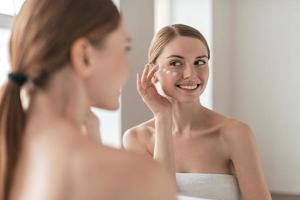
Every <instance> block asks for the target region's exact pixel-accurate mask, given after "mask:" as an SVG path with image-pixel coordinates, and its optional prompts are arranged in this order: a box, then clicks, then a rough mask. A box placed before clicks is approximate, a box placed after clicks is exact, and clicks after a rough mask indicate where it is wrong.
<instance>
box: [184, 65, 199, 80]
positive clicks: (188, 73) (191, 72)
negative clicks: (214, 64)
mask: <svg viewBox="0 0 300 200" xmlns="http://www.w3.org/2000/svg"><path fill="white" fill-rule="evenodd" d="M195 74H196V72H195V69H194V67H193V66H191V65H186V66H185V68H184V70H183V78H188V77H193V76H195Z"/></svg>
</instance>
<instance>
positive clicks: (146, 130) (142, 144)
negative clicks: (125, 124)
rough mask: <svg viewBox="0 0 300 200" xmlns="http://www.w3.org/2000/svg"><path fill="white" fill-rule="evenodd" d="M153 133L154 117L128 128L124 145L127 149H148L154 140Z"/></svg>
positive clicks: (124, 137) (140, 150)
mask: <svg viewBox="0 0 300 200" xmlns="http://www.w3.org/2000/svg"><path fill="white" fill-rule="evenodd" d="M153 133H154V119H150V120H148V121H146V122H144V123H142V124H139V125H137V126H134V127H132V128H130V129H128V130H126V131H125V133H124V135H123V145H124V147H125V148H126V149H132V150H135V151H138V152H143V151H146V150H147V148H148V146H149V142H150V141H152V140H153Z"/></svg>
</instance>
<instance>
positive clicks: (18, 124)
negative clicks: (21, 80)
mask: <svg viewBox="0 0 300 200" xmlns="http://www.w3.org/2000/svg"><path fill="white" fill-rule="evenodd" d="M25 119H26V118H25V113H24V110H23V108H22V104H21V98H20V86H18V85H17V84H15V83H14V82H12V81H8V82H7V83H6V84H5V85H4V87H3V88H2V91H1V93H0V199H1V200H2V199H3V200H7V199H8V195H9V191H10V189H11V188H10V186H11V184H12V180H13V172H14V170H15V167H16V163H17V160H18V157H19V152H20V147H21V141H22V136H23V130H24V126H25Z"/></svg>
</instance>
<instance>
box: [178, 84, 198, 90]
mask: <svg viewBox="0 0 300 200" xmlns="http://www.w3.org/2000/svg"><path fill="white" fill-rule="evenodd" d="M179 87H180V88H182V89H186V90H194V89H196V88H197V87H198V86H197V85H191V86H187V85H179Z"/></svg>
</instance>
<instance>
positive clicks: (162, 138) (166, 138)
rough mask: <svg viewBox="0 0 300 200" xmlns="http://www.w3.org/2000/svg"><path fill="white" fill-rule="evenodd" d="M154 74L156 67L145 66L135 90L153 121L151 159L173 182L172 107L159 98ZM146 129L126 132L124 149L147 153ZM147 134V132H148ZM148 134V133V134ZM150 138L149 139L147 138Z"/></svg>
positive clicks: (166, 101)
mask: <svg viewBox="0 0 300 200" xmlns="http://www.w3.org/2000/svg"><path fill="white" fill-rule="evenodd" d="M155 72H156V66H154V65H147V66H146V67H145V70H144V72H143V75H142V77H139V76H138V77H137V90H138V92H139V94H140V95H141V97H142V99H143V101H144V103H145V104H146V105H147V106H148V108H149V109H150V110H151V111H152V113H153V115H154V119H155V144H154V152H153V155H152V156H153V159H154V160H157V161H159V162H160V163H162V164H163V166H165V167H166V169H167V170H168V171H169V173H170V174H171V176H172V177H173V178H174V180H175V164H174V151H173V142H172V118H171V117H170V116H172V115H171V113H172V106H171V103H170V102H169V100H168V99H166V98H165V97H163V96H161V95H160V94H159V93H158V92H157V90H156V88H155V86H154V84H153V82H152V78H153V76H154V73H155ZM143 129H144V130H143ZM145 129H146V128H138V127H137V128H134V129H131V130H129V131H127V132H126V133H125V135H124V138H123V142H124V147H125V148H126V149H131V150H135V151H138V152H143V153H148V154H149V151H148V150H147V147H146V145H145V144H146V142H145V140H144V141H143V139H145V138H143V137H144V136H141V134H140V133H141V132H144V135H146V134H147V130H145ZM148 132H149V131H148ZM148 134H149V133H148ZM148 138H150V137H148Z"/></svg>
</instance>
